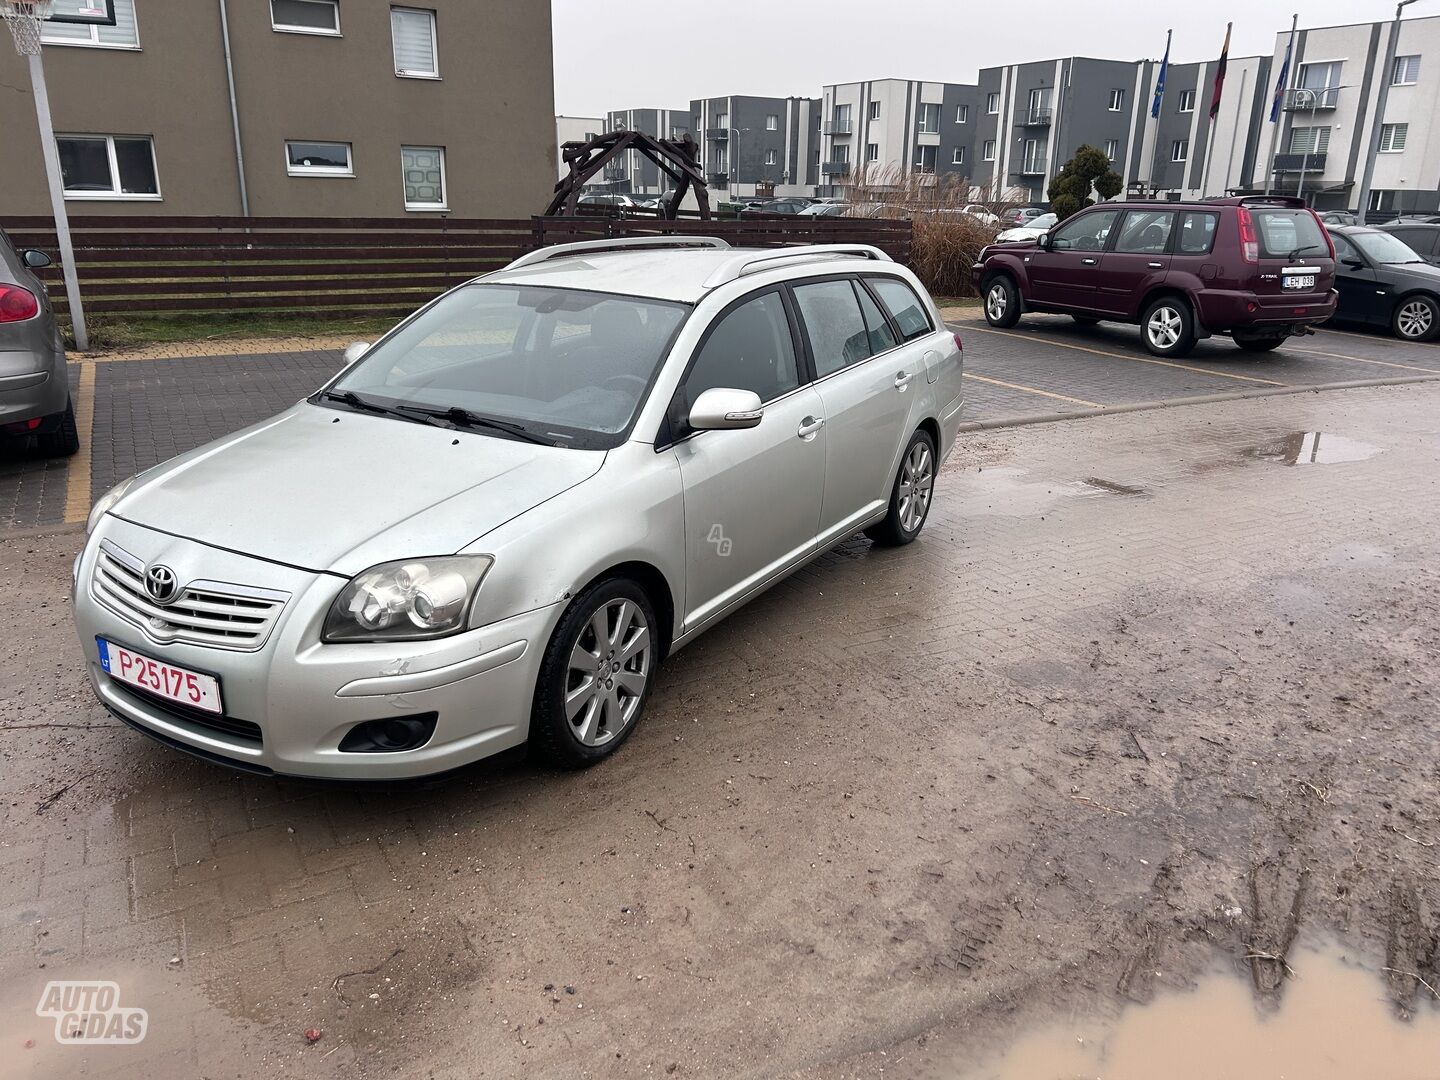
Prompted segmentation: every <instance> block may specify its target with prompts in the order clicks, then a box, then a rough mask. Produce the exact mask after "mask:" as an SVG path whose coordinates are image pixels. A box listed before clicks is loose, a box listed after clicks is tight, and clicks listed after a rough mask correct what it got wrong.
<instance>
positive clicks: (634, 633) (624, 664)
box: [565, 597, 652, 746]
mask: <svg viewBox="0 0 1440 1080" xmlns="http://www.w3.org/2000/svg"><path fill="white" fill-rule="evenodd" d="M651 653H652V650H651V643H650V626H649V624H648V623H647V622H646V621H645V613H644V612H643V611H641V610H640V607H639V605H638V604H636V603H634V602H633V601H631V600H627V599H625V598H623V597H621V598H619V599H615V600H607V601H606V602H605V603H603V604H601V605H600V606H599V607H598V608H596V609H595V612H594V613H593V614H592V615H591V616H590V619H589V621H588V622H587V623H585V625H584V626H583V627H582V628H581V630H580V634H579V636H578V637H577V638H576V640H575V644H574V646H573V647H572V648H571V650H570V663H569V665H568V667H567V669H566V674H565V719H566V720H567V721H568V722H569V724H570V729H571V731H572V732H573V733H574V735H575V738H576V739H578V740H579V741H580V742H581V743H582V744H583V745H585V746H604V745H605V744H606V743H608V742H610V741H611V740H612V739H614V738H616V737H617V736H618V735H620V734H621V732H623V731H624V730H625V729H626V728H627V727H628V726H629V725H630V722H631V721H632V720H634V719H635V715H636V713H638V712H639V711H640V702H641V701H642V700H643V699H644V697H645V686H646V684H647V683H648V682H649V680H650V661H651Z"/></svg>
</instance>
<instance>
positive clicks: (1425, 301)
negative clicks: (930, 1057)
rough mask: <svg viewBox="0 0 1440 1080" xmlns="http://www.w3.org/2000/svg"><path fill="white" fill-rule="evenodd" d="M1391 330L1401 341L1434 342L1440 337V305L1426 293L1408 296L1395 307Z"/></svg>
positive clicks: (1391, 318) (1391, 319)
mask: <svg viewBox="0 0 1440 1080" xmlns="http://www.w3.org/2000/svg"><path fill="white" fill-rule="evenodd" d="M1390 329H1391V331H1392V332H1393V333H1394V334H1395V336H1396V337H1398V338H1399V339H1400V340H1401V341H1433V340H1434V339H1435V338H1436V336H1440V304H1437V303H1436V301H1435V297H1433V296H1427V295H1425V294H1424V293H1416V294H1415V295H1414V296H1407V297H1405V298H1404V299H1402V300H1401V301H1400V302H1399V303H1398V304H1396V305H1395V313H1394V314H1393V315H1391V316H1390Z"/></svg>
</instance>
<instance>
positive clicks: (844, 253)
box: [704, 244, 893, 289]
mask: <svg viewBox="0 0 1440 1080" xmlns="http://www.w3.org/2000/svg"><path fill="white" fill-rule="evenodd" d="M843 258H850V259H870V260H872V261H874V262H892V261H893V260H892V259H891V258H890V256H889V255H886V254H885V252H883V251H881V250H880V249H879V248H877V247H874V246H872V245H870V244H809V245H806V246H804V247H792V248H782V249H780V250H778V251H747V252H746V253H745V254H744V255H737V256H735V258H733V259H731V260H730V261H729V262H727V263H725V264H724V265H723V266H721V267H720V269H718V270H716V271H715V273H713V274H711V275H710V276H709V277H708V278H706V280H705V285H704V288H706V289H714V288H718V287H719V286H721V285H725V284H727V283H729V282H731V281H734V280H736V279H737V278H742V277H744V276H746V275H747V274H759V273H762V272H763V271H765V270H771V269H774V264H775V263H779V262H788V261H789V260H791V259H843Z"/></svg>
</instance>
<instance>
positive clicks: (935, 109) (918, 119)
mask: <svg viewBox="0 0 1440 1080" xmlns="http://www.w3.org/2000/svg"><path fill="white" fill-rule="evenodd" d="M930 116H933V117H934V118H935V126H934V127H929V126H927V125H926V123H925V120H926V117H930ZM915 132H916V134H918V135H939V134H940V103H939V102H938V101H922V102H920V107H919V108H918V109H916V110H915Z"/></svg>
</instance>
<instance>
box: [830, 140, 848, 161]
mask: <svg viewBox="0 0 1440 1080" xmlns="http://www.w3.org/2000/svg"><path fill="white" fill-rule="evenodd" d="M830 160H831V161H833V162H835V163H837V164H839V165H844V164H846V163H847V162H848V161H849V160H850V144H849V143H836V144H835V145H834V146H832V147H831V148H830Z"/></svg>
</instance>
